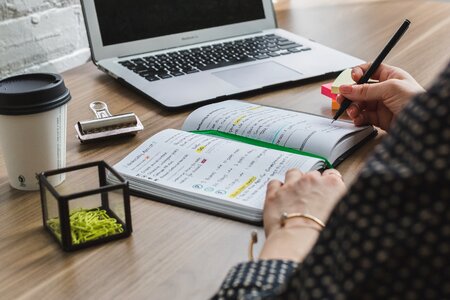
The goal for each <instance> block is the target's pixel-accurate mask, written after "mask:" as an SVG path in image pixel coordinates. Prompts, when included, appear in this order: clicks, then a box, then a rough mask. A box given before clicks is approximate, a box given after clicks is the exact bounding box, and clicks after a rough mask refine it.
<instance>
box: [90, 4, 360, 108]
mask: <svg viewBox="0 0 450 300" xmlns="http://www.w3.org/2000/svg"><path fill="white" fill-rule="evenodd" d="M81 3H82V8H83V13H84V18H85V22H86V28H87V31H88V38H89V42H90V47H91V53H92V60H93V61H94V63H95V64H96V65H97V66H98V68H99V69H100V70H102V71H104V72H106V73H107V74H109V75H110V76H112V77H114V78H115V79H118V80H119V81H121V82H123V83H125V84H126V85H129V86H132V87H134V88H136V89H137V90H139V91H141V92H142V93H144V94H145V95H147V96H148V97H150V98H151V99H153V100H155V101H157V102H159V103H160V104H161V105H163V106H165V107H168V108H177V107H182V106H186V105H190V104H195V103H199V102H205V101H217V100H222V99H226V98H231V97H236V96H237V95H239V94H243V93H246V92H250V91H258V90H261V89H263V88H267V87H271V86H275V85H279V84H283V83H289V82H295V81H299V80H303V79H307V78H312V77H317V76H322V75H326V74H329V73H334V72H338V71H341V70H343V69H345V68H348V67H352V66H355V65H358V64H360V63H362V62H363V61H362V60H360V59H358V58H355V57H352V56H349V55H347V54H344V53H342V52H339V51H337V50H334V49H331V48H328V47H326V46H323V45H321V44H319V43H316V42H314V41H311V40H309V39H306V38H303V37H300V36H298V35H295V34H292V33H290V32H288V31H285V30H282V29H278V28H276V27H277V25H276V19H275V14H274V10H273V6H272V2H271V0H196V1H188V0H152V1H148V0H129V1H125V0H82V1H81ZM243 40H244V41H248V42H249V43H251V46H250V48H252V47H253V48H255V49H256V48H260V46H259V44H256V42H258V41H262V40H264V41H263V42H264V43H265V44H264V45H266V46H267V45H269V46H270V45H274V44H276V47H278V50H275V49H276V48H270V47H269V49H271V50H267V49H266V51H268V52H264V53H263V52H260V53H257V54H259V55H256V56H254V57H253V58H251V59H244V60H242V61H238V62H236V61H235V60H234V58H235V57H234V54H232V50H230V51H228V50H227V49H230V48H229V47H235V46H239V45H240V43H242V41H243ZM289 43H291V44H289ZM230 45H232V46H230ZM233 45H234V46H233ZM255 45H256V46H255ZM280 45H281V46H280ZM294 45H295V46H296V48H289V47H293V46H294ZM223 47H225V48H223ZM227 47H228V48H227ZM279 47H281V48H279ZM216 48H220V49H221V50H220V51H222V52H220V53H221V55H223V54H224V53H225V54H224V55H223V57H221V58H217V57H213V59H210V58H209V56H207V55H206V56H205V55H203V53H202V55H203V56H202V57H203V58H204V59H205V61H203V62H201V65H202V66H203V64H206V65H205V67H204V68H195V67H193V69H192V71H186V69H180V70H179V71H176V70H172V69H173V68H174V66H175V67H176V68H178V67H180V68H181V67H183V66H184V67H186V65H185V64H184V63H179V65H176V64H175V63H173V62H174V61H175V62H177V61H178V60H179V58H180V57H182V58H183V59H184V58H185V57H186V55H187V54H189V55H190V56H189V57H192V55H193V53H194V52H195V51H200V50H198V49H201V51H203V49H206V50H211V52H210V53H214V51H215V50H214V49H216ZM250 48H248V49H250ZM253 48H252V49H253ZM256 50H258V49H256ZM249 51H253V50H249ZM258 51H264V50H261V49H259V50H258ZM229 52H230V53H231V54H229ZM216 53H218V52H216ZM239 53H241V52H239ZM183 55H184V56H183ZM174 56H175V57H176V59H173V57H174ZM238 56H239V57H238ZM159 57H163V59H164V60H163V63H161V62H160V61H159V60H158V59H159ZM205 57H206V58H205ZM236 57H237V59H238V60H239V59H241V58H242V55H241V54H239V55H237V56H236ZM256 57H258V58H256ZM154 59H157V60H158V61H157V63H158V68H161V64H168V66H169V67H170V69H171V70H172V71H171V73H170V72H169V71H167V72H168V73H163V75H161V73H157V74H156V75H155V74H153V73H151V74H149V73H148V72H147V71H146V70H141V69H142V68H147V67H149V66H151V65H154V64H153V62H154ZM177 63H178V62H177ZM195 63H196V64H198V62H195ZM216 63H217V64H216ZM211 64H212V65H211ZM136 65H137V67H136ZM182 65H183V66H182ZM211 66H212V67H211ZM162 67H164V66H162ZM136 68H139V70H136ZM151 70H152V72H153V69H151ZM158 70H159V69H158ZM139 72H141V73H139ZM155 72H156V71H155ZM158 72H160V71H158ZM162 72H166V71H165V70H163V71H162ZM142 74H144V75H148V76H147V77H146V76H143V75H142ZM174 74H175V75H176V76H175V75H174Z"/></svg>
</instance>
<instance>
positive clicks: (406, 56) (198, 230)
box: [0, 0, 450, 299]
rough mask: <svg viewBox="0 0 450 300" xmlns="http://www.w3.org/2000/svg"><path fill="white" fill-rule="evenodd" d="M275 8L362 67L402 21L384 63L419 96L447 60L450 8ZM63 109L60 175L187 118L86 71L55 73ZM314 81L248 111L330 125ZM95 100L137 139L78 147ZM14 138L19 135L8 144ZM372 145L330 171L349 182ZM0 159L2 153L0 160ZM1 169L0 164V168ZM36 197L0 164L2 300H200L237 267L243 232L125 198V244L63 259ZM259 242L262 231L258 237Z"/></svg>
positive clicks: (409, 4)
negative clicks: (274, 110) (298, 113)
mask: <svg viewBox="0 0 450 300" xmlns="http://www.w3.org/2000/svg"><path fill="white" fill-rule="evenodd" d="M336 3H337V2H336V1H334V0H310V1H306V0H304V1H295V0H290V1H289V0H281V1H278V3H277V4H276V9H277V14H278V17H279V25H280V27H282V28H286V29H289V30H291V31H293V32H296V33H298V34H301V35H303V36H307V37H310V38H312V39H315V40H317V41H319V42H321V43H323V44H326V45H329V46H331V47H335V48H337V49H339V50H342V51H345V52H348V53H350V54H352V55H355V56H358V57H361V58H363V59H366V60H371V59H373V58H374V57H375V56H376V55H377V54H378V52H379V51H380V49H381V47H382V46H383V45H384V44H385V42H386V41H387V40H388V38H390V36H391V35H392V33H393V31H394V30H396V29H397V27H398V26H399V24H400V23H401V22H402V20H403V19H404V18H406V17H407V18H409V19H410V20H411V21H412V27H411V29H410V31H409V32H408V33H407V35H406V36H405V37H404V39H403V40H402V41H401V42H400V44H399V45H398V47H397V48H396V49H395V50H394V51H393V52H392V53H391V55H390V56H388V59H387V63H390V64H394V65H397V66H400V67H402V68H404V69H406V70H408V71H409V72H410V73H412V74H413V75H414V76H415V77H416V78H417V79H418V81H419V82H420V83H421V84H423V85H425V86H427V85H428V84H429V83H430V82H431V81H432V79H433V77H435V75H436V74H438V73H439V71H440V70H441V68H443V67H444V66H445V63H446V62H447V60H448V59H449V58H450V52H449V51H448V49H450V39H449V36H448V28H450V5H449V4H448V3H447V4H446V3H442V2H433V1H413V0H403V1H401V0H397V1H394V0H386V1H369V0H366V1H363V0H352V1H350V0H345V1H344V0H341V1H339V4H336ZM64 78H65V81H66V84H67V85H68V87H69V88H70V90H71V93H72V96H73V99H72V101H71V102H70V104H69V120H68V153H67V155H68V156H67V158H68V159H67V163H68V165H74V164H78V163H81V162H86V161H94V160H99V159H104V160H106V161H107V162H108V163H110V164H114V163H116V162H117V161H118V160H119V159H121V158H122V157H124V156H125V155H126V153H128V152H129V151H130V150H131V149H133V148H135V147H136V146H137V145H139V144H140V143H141V142H143V141H144V140H145V139H147V138H148V137H149V136H151V135H153V134H154V133H156V132H158V131H160V130H162V129H164V128H168V127H173V128H180V126H181V124H182V122H183V120H184V118H185V117H186V116H187V114H188V113H189V112H188V111H185V112H179V113H169V112H167V111H165V110H163V109H162V108H161V107H159V106H157V105H155V104H153V103H151V102H149V101H147V100H146V99H144V98H143V97H141V96H139V95H137V94H136V93H134V92H132V91H130V90H128V89H126V88H124V87H122V86H120V85H119V84H118V83H117V82H116V81H114V80H112V79H111V78H109V77H108V76H106V75H104V74H102V73H101V72H100V71H98V70H96V69H95V67H94V66H93V65H92V64H86V65H83V66H81V67H78V68H76V69H74V70H71V71H68V72H65V73H64ZM324 82H325V81H320V82H317V81H316V82H314V83H309V84H305V85H302V86H299V87H295V88H290V89H286V90H280V91H274V92H270V93H266V94H264V95H261V96H258V97H253V98H249V99H248V100H249V101H253V102H257V103H262V104H270V105H275V106H279V107H286V108H291V109H296V110H305V111H310V112H313V113H320V114H324V115H327V116H330V115H331V111H330V110H329V102H328V101H327V100H326V99H325V98H324V97H322V96H321V95H320V89H319V87H320V85H321V84H322V83H324ZM96 99H98V100H106V101H107V102H108V104H109V106H110V109H111V111H112V112H113V113H120V112H129V111H133V112H135V113H137V114H138V115H139V117H140V118H141V120H142V121H143V123H144V125H145V128H146V129H145V131H144V132H142V133H140V134H139V135H138V136H137V137H136V138H134V139H130V140H126V141H124V140H121V141H111V142H104V143H98V144H93V145H80V143H79V142H78V140H77V139H76V137H75V131H74V129H73V125H74V124H75V122H76V121H78V120H82V119H90V118H91V113H90V111H89V109H88V104H89V103H90V102H91V101H93V100H96ZM18 138H20V137H18ZM375 143H376V141H373V142H372V143H370V144H369V145H367V146H365V147H364V148H362V149H360V150H359V151H358V152H357V153H356V154H355V155H354V156H352V157H351V158H350V159H348V160H347V161H346V162H345V163H343V164H342V165H341V166H340V168H339V169H340V170H341V171H342V172H343V173H344V176H345V180H346V181H347V182H350V181H351V180H353V178H355V175H356V172H357V171H358V170H359V169H360V167H361V166H362V164H363V162H364V159H365V158H366V156H367V154H368V152H369V151H370V150H371V149H372V147H373V146H374V144H375ZM0 156H1V155H0ZM1 161H2V159H1ZM39 201H40V200H39V194H38V193H37V192H31V193H29V192H28V193H26V192H21V191H17V190H13V189H12V188H11V187H10V186H9V184H8V182H7V175H6V170H5V166H4V163H3V161H2V162H1V163H0V298H1V299H44V298H45V299H63V298H69V299H70V298H73V299H112V298H115V299H204V298H207V297H209V296H210V295H212V294H213V293H214V292H215V291H216V290H217V289H218V287H219V284H220V283H221V281H222V279H223V278H224V276H225V274H226V273H227V271H228V270H229V268H230V267H231V266H233V265H234V264H236V263H237V262H240V261H245V260H246V259H247V251H246V250H247V245H248V240H249V232H250V230H251V229H253V228H254V227H253V226H249V225H246V224H242V223H238V222H234V221H230V220H226V219H222V218H218V217H214V216H209V215H207V214H202V213H197V212H194V211H190V210H186V209H181V208H177V207H174V206H169V205H165V204H161V203H158V202H153V201H149V200H145V199H140V198H135V197H133V198H132V200H131V201H132V216H133V227H134V232H133V235H132V237H131V238H128V239H125V240H121V241H116V242H112V243H109V244H105V245H104V246H99V247H95V248H90V249H87V250H83V251H79V252H75V253H64V252H62V251H61V250H60V249H59V247H58V246H57V245H56V244H55V242H54V241H53V240H52V239H51V238H50V237H49V235H48V234H47V233H46V232H44V230H43V229H42V221H41V208H40V202H39ZM259 231H260V237H262V236H263V235H262V230H261V229H260V228H259Z"/></svg>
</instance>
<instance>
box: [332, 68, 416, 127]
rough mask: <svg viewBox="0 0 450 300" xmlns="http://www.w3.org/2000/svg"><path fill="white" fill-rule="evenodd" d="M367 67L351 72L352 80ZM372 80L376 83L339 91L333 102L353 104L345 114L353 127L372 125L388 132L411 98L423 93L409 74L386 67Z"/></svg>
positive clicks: (343, 87) (344, 88) (357, 77)
mask: <svg viewBox="0 0 450 300" xmlns="http://www.w3.org/2000/svg"><path fill="white" fill-rule="evenodd" d="M369 67H370V64H369V63H367V64H363V65H361V66H358V67H355V68H353V70H352V77H353V80H354V81H356V82H357V81H358V80H359V79H360V78H361V77H362V76H363V73H365V72H366V71H367V70H368V69H369ZM372 79H375V80H378V81H379V82H378V83H366V84H361V85H342V86H340V87H339V92H340V95H338V97H337V99H336V100H337V102H338V103H342V101H344V97H345V98H347V99H349V100H352V101H353V103H352V104H351V105H350V107H349V108H348V109H347V114H348V115H349V117H350V118H351V119H352V120H353V122H354V124H355V125H356V126H362V125H367V124H371V125H375V126H378V127H380V128H381V129H383V130H388V129H389V127H390V125H391V123H392V121H393V120H394V119H395V118H396V116H397V115H398V114H399V113H400V111H401V110H402V109H403V108H404V107H405V106H406V104H407V103H408V102H409V100H410V99H411V98H412V96H414V95H415V94H417V93H422V92H424V91H425V90H424V89H423V87H422V86H420V84H418V83H417V81H416V80H415V79H414V78H413V77H412V76H411V75H410V74H409V73H407V72H406V71H404V70H402V69H400V68H396V67H392V66H389V65H385V64H382V65H380V66H379V67H378V69H377V71H376V72H375V73H374V74H373V76H372Z"/></svg>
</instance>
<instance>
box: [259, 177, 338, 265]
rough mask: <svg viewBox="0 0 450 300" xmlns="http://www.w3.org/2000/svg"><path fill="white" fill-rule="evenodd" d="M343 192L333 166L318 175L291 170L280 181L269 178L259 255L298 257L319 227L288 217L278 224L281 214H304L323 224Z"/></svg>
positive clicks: (316, 234)
mask: <svg viewBox="0 0 450 300" xmlns="http://www.w3.org/2000/svg"><path fill="white" fill-rule="evenodd" d="M345 192H346V187H345V184H344V182H343V181H342V176H341V174H340V173H339V171H337V170H335V169H331V170H325V171H324V172H323V173H322V174H320V173H319V172H318V171H313V172H308V173H302V172H300V171H299V170H296V169H292V170H289V171H288V172H287V173H286V177H285V181H284V183H281V182H280V181H278V180H272V181H270V182H269V184H268V186H267V194H266V201H265V204H264V229H265V232H266V243H265V245H264V248H263V250H262V252H261V255H260V258H261V259H270V258H281V259H291V260H301V259H302V258H303V257H304V255H306V254H307V252H309V249H310V248H311V247H312V246H313V245H314V243H315V240H316V239H317V236H318V232H319V230H320V228H318V225H317V224H315V223H314V222H312V221H310V220H307V219H304V218H292V219H288V220H286V225H285V226H284V227H281V225H280V218H281V215H282V213H284V212H286V213H288V214H289V213H305V214H309V215H312V216H314V217H316V218H319V219H320V220H321V221H322V222H324V223H326V221H327V220H328V217H329V214H330V213H331V211H332V210H333V208H334V206H335V205H336V203H337V201H338V200H339V199H340V198H341V197H342V195H343V194H344V193H345Z"/></svg>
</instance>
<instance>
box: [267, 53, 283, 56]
mask: <svg viewBox="0 0 450 300" xmlns="http://www.w3.org/2000/svg"><path fill="white" fill-rule="evenodd" d="M267 55H269V56H272V57H276V56H280V54H278V53H276V52H270V53H269V54H267Z"/></svg>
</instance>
